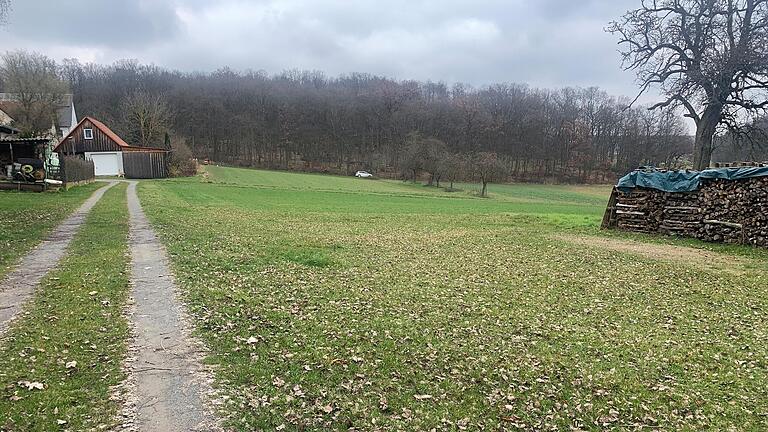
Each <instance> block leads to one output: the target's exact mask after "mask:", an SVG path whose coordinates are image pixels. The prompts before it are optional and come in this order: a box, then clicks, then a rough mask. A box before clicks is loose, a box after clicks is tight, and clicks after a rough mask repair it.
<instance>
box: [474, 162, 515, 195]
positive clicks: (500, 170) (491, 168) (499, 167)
mask: <svg viewBox="0 0 768 432" xmlns="http://www.w3.org/2000/svg"><path fill="white" fill-rule="evenodd" d="M472 168H473V172H474V174H475V175H476V176H477V178H478V179H479V180H480V184H481V185H482V190H481V192H480V195H481V196H487V195H488V183H492V182H496V181H499V180H503V179H504V177H505V176H506V175H507V167H506V166H505V165H504V164H503V163H502V161H501V160H500V159H499V156H498V155H497V154H496V153H490V152H481V153H478V154H477V155H476V156H475V157H474V160H473V161H472Z"/></svg>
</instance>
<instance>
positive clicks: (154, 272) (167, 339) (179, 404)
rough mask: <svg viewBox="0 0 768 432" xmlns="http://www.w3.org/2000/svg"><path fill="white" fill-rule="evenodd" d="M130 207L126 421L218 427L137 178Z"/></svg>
mask: <svg viewBox="0 0 768 432" xmlns="http://www.w3.org/2000/svg"><path fill="white" fill-rule="evenodd" d="M128 209H129V212H130V221H131V223H130V242H129V244H130V249H131V281H132V285H133V289H132V293H133V301H134V307H133V311H132V314H131V321H132V325H133V333H134V338H135V339H134V342H133V346H132V348H131V349H132V351H134V352H135V358H134V359H132V360H131V361H130V362H129V366H128V373H129V378H128V380H129V384H128V385H129V387H131V393H132V395H131V399H132V405H133V406H131V405H129V406H127V407H126V413H127V415H129V420H127V421H126V423H127V425H128V426H129V428H130V429H133V430H138V431H142V432H155V431H157V432H174V431H179V432H181V431H185V432H186V431H212V430H217V429H218V427H217V425H216V421H215V420H214V417H213V416H212V415H211V414H210V412H209V411H208V409H207V407H206V405H205V403H204V402H205V400H204V396H205V395H206V394H210V390H209V389H210V387H209V383H210V378H209V376H208V374H207V373H206V370H205V368H204V367H203V366H202V364H201V363H200V357H201V346H200V345H199V342H197V341H195V340H193V339H192V338H191V337H190V332H189V329H190V326H189V325H188V324H187V319H186V313H185V311H184V308H183V306H182V304H181V302H180V301H179V300H178V297H177V293H176V290H177V289H176V284H175V282H174V278H173V276H172V274H171V270H170V268H169V265H168V257H167V255H166V252H165V249H164V248H163V246H162V245H161V243H160V241H159V240H158V238H157V236H156V235H155V232H154V231H153V230H152V227H151V226H150V225H149V221H148V220H147V218H146V216H145V215H144V211H143V210H142V208H141V204H140V202H139V199H138V196H137V195H136V182H131V183H130V184H129V186H128ZM130 417H134V418H133V419H130Z"/></svg>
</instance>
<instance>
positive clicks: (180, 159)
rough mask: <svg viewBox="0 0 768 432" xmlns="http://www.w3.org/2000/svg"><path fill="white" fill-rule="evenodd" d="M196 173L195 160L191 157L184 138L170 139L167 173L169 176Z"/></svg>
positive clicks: (184, 175)
mask: <svg viewBox="0 0 768 432" xmlns="http://www.w3.org/2000/svg"><path fill="white" fill-rule="evenodd" d="M195 174H197V161H196V160H195V159H194V158H193V157H192V150H190V149H189V147H187V143H186V142H185V141H184V139H180V138H177V139H173V140H171V153H170V161H169V162H168V175H169V176H171V177H189V176H193V175H195Z"/></svg>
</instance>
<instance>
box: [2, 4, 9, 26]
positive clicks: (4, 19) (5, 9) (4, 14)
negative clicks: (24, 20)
mask: <svg viewBox="0 0 768 432" xmlns="http://www.w3.org/2000/svg"><path fill="white" fill-rule="evenodd" d="M10 12H11V0H0V25H4V24H6V23H7V22H8V14H9V13H10Z"/></svg>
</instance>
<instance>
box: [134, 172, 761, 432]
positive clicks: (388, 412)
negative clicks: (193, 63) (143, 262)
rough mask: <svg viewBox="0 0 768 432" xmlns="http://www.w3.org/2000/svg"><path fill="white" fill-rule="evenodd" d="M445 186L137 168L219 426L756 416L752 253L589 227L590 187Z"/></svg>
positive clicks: (625, 423) (658, 423)
mask: <svg viewBox="0 0 768 432" xmlns="http://www.w3.org/2000/svg"><path fill="white" fill-rule="evenodd" d="M461 187H462V188H463V189H465V191H459V192H450V193H449V192H445V191H443V190H438V189H436V188H427V187H423V186H421V185H413V184H409V183H403V182H398V181H381V180H376V181H366V180H360V179H355V178H342V177H331V176H320V175H307V174H295V173H281V172H269V171H256V170H244V169H231V168H219V167H208V168H207V172H206V173H205V174H204V175H203V176H201V177H196V178H190V179H178V180H166V181H153V182H142V183H141V184H140V186H139V195H140V198H141V200H142V203H143V205H144V206H145V209H146V211H147V213H148V215H149V216H150V219H151V220H152V222H153V224H154V225H155V227H156V229H157V230H158V231H159V233H160V235H161V237H162V239H163V240H164V242H165V243H166V245H167V247H168V250H169V253H170V254H171V259H172V262H173V263H172V264H173V267H174V271H175V273H176V276H177V281H178V283H179V284H180V285H181V288H182V291H183V293H184V299H185V301H186V302H187V304H188V305H189V308H190V310H191V312H192V314H193V316H194V317H195V319H196V323H197V333H198V335H199V336H200V337H202V338H203V340H204V341H205V342H206V344H207V346H208V347H209V349H210V355H209V357H208V359H207V361H208V362H210V363H211V364H213V365H214V366H215V370H216V380H217V382H216V385H217V386H218V387H219V389H220V391H221V392H222V394H224V395H225V396H226V402H225V403H224V404H223V405H221V412H222V414H223V415H225V417H226V419H227V420H226V421H227V424H228V425H229V426H230V427H232V428H233V429H235V430H254V429H255V430H321V429H332V430H424V431H429V430H569V429H574V430H606V429H614V430H648V429H650V430H654V429H664V430H670V429H673V430H674V429H679V430H692V429H711V430H728V429H733V430H764V429H766V428H768V391H767V390H766V386H765V383H766V378H767V377H766V366H767V365H766V361H768V344H766V339H767V338H768V332H767V330H768V325H767V324H766V322H768V320H766V318H768V317H767V316H766V315H767V314H768V313H767V311H768V304H766V303H768V296H767V295H766V283H765V282H766V278H765V274H766V272H765V270H766V262H768V259H766V256H765V254H763V253H761V252H753V251H748V250H746V249H744V248H738V247H716V248H715V247H710V246H706V245H703V244H700V243H696V242H690V241H672V240H666V239H651V238H650V237H642V236H626V235H617V234H606V233H600V231H599V229H598V225H599V222H600V218H601V216H602V213H603V211H604V207H605V204H606V202H607V198H608V193H609V191H610V188H609V187H606V186H594V187H593V186H574V187H571V186H544V185H501V186H499V185H493V186H491V188H490V192H491V194H490V197H489V198H479V197H477V196H476V195H475V194H474V193H473V192H472V190H471V189H472V186H471V185H462V186H461ZM568 236H582V237H583V236H589V237H596V236H602V237H606V236H607V239H608V241H617V242H618V241H622V242H628V241H632V242H638V241H639V242H647V244H648V246H649V247H654V246H658V247H661V246H664V247H676V248H680V250H681V251H683V250H684V251H687V252H686V253H688V254H690V253H691V252H690V251H700V250H708V252H707V253H709V254H711V255H710V256H714V258H713V259H712V260H709V261H711V262H710V264H711V265H708V266H700V265H698V263H696V262H695V261H694V260H690V261H688V262H686V261H681V260H676V259H665V258H654V257H653V256H652V255H650V256H649V255H648V254H637V253H631V252H622V251H619V250H617V249H615V248H613V249H612V248H605V247H600V246H599V245H589V244H583V243H579V242H573V241H569V240H568V238H570V237H568ZM660 244H663V245H660ZM682 255H684V254H683V253H681V256H682ZM672 258H674V256H673V257H672ZM731 259H732V260H734V262H736V260H740V261H738V262H741V263H744V262H745V260H748V261H749V263H748V264H749V265H742V266H740V267H738V270H734V268H731V266H730V264H729V263H730V262H731V261H730V260H731Z"/></svg>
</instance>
